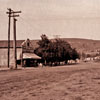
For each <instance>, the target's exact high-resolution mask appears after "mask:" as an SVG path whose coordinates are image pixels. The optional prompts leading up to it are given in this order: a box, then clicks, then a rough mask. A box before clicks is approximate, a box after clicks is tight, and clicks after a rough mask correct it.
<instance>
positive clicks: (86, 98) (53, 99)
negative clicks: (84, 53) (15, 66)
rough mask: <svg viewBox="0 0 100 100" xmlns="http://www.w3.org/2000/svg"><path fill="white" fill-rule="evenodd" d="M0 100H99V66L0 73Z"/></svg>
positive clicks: (89, 65)
mask: <svg viewBox="0 0 100 100" xmlns="http://www.w3.org/2000/svg"><path fill="white" fill-rule="evenodd" d="M0 100H100V68H99V64H96V63H87V64H79V65H70V66H60V67H50V68H49V67H48V68H31V69H23V70H14V71H1V72H0Z"/></svg>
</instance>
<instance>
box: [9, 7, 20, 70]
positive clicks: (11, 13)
mask: <svg viewBox="0 0 100 100" xmlns="http://www.w3.org/2000/svg"><path fill="white" fill-rule="evenodd" d="M8 10H9V12H7V14H9V19H10V18H11V17H13V37H14V41H13V48H14V68H15V69H17V50H16V49H17V48H16V21H17V19H16V18H15V17H19V15H18V14H17V15H16V13H21V11H13V10H11V9H8ZM8 37H10V21H9V25H8ZM9 41H10V38H8V44H9V45H10V42H9ZM9 45H8V67H9V61H10V57H9V55H10V53H9V48H10V46H9Z"/></svg>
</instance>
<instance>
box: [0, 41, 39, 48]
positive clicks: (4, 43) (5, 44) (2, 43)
mask: <svg viewBox="0 0 100 100" xmlns="http://www.w3.org/2000/svg"><path fill="white" fill-rule="evenodd" d="M24 41H25V40H17V42H16V47H17V48H21V44H22V43H23V42H24ZM30 41H31V43H32V45H33V46H34V48H36V47H38V45H37V41H38V40H30ZM10 47H11V48H12V47H13V40H11V41H10ZM0 48H8V41H7V40H0Z"/></svg>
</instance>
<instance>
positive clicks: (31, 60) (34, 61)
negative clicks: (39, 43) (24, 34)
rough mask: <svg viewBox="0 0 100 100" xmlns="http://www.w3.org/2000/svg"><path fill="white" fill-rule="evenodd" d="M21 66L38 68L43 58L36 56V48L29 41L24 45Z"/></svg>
mask: <svg viewBox="0 0 100 100" xmlns="http://www.w3.org/2000/svg"><path fill="white" fill-rule="evenodd" d="M21 46H22V53H21V65H22V67H24V66H25V67H30V66H38V62H39V61H40V59H41V57H39V56H37V55H36V54H34V47H33V45H32V44H31V41H30V40H29V39H27V40H26V41H24V42H23V43H22V45H21Z"/></svg>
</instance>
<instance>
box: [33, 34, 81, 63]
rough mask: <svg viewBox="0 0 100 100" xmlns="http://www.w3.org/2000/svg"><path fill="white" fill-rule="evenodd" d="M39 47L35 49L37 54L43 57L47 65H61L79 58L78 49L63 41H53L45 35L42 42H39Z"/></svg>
mask: <svg viewBox="0 0 100 100" xmlns="http://www.w3.org/2000/svg"><path fill="white" fill-rule="evenodd" d="M38 45H39V47H38V48H36V49H35V53H36V54H37V55H39V56H41V57H42V59H43V61H45V62H46V64H49V63H50V64H51V65H52V64H53V63H54V64H60V62H61V61H65V62H66V63H67V62H68V60H70V59H73V60H76V59H77V58H79V55H78V53H77V51H76V49H72V47H71V45H70V44H69V43H68V42H66V41H64V40H61V39H55V40H54V41H51V40H49V39H48V37H47V36H46V35H45V34H43V35H42V36H41V40H40V41H38Z"/></svg>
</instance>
